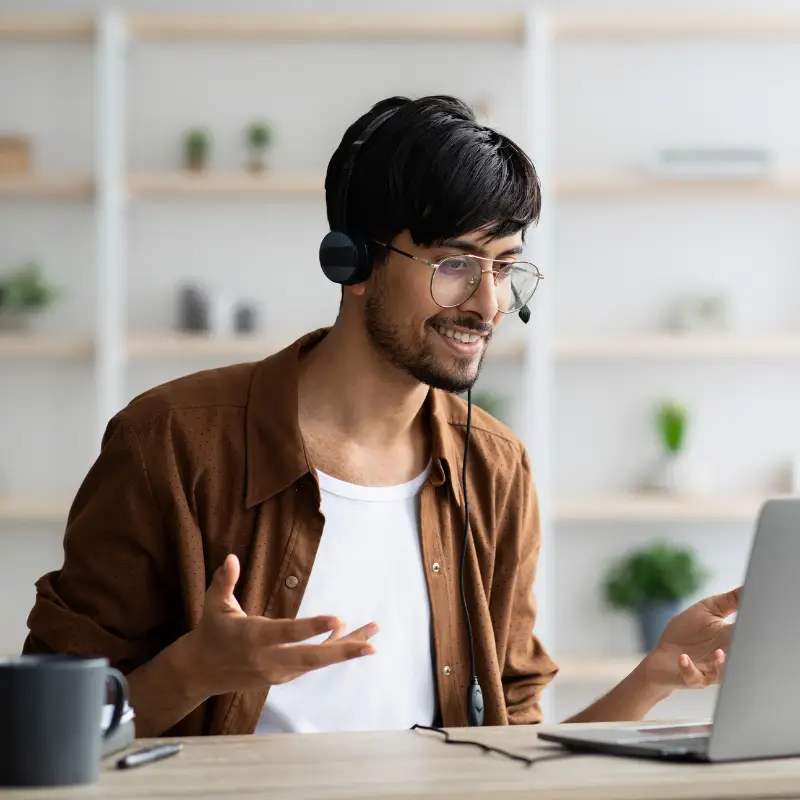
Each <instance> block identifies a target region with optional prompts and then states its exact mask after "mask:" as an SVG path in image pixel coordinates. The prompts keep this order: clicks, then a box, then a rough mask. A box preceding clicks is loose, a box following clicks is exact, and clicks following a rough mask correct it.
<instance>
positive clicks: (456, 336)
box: [431, 323, 488, 356]
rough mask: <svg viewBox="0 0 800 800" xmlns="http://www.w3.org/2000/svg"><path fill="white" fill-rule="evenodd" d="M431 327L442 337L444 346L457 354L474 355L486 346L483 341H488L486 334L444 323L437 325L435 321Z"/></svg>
mask: <svg viewBox="0 0 800 800" xmlns="http://www.w3.org/2000/svg"><path fill="white" fill-rule="evenodd" d="M431 327H432V328H433V330H434V331H436V333H438V334H439V336H441V338H442V339H444V344H445V346H446V347H448V348H449V349H450V351H451V352H454V353H457V354H459V355H470V356H474V355H476V354H478V353H480V352H481V351H482V350H483V349H484V347H485V346H486V345H485V341H488V335H486V334H481V333H475V332H473V331H464V330H459V329H458V328H449V327H447V326H446V325H437V324H435V323H434V324H433V325H432V326H431ZM484 340H485V341H484Z"/></svg>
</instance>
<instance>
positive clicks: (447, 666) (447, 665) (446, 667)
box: [442, 664, 450, 675]
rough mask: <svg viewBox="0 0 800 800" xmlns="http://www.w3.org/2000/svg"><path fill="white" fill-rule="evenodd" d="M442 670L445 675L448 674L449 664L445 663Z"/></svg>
mask: <svg viewBox="0 0 800 800" xmlns="http://www.w3.org/2000/svg"><path fill="white" fill-rule="evenodd" d="M442 672H444V674H445V675H449V674H450V665H449V664H445V668H444V669H443V670H442Z"/></svg>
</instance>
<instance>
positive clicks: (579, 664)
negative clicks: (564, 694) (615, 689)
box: [553, 654, 644, 687]
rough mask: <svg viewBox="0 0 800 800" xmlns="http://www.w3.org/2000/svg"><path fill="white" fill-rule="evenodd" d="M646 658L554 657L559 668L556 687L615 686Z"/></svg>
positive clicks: (632, 656) (629, 656) (641, 656)
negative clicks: (566, 685)
mask: <svg viewBox="0 0 800 800" xmlns="http://www.w3.org/2000/svg"><path fill="white" fill-rule="evenodd" d="M642 658H644V655H643V654H642V655H640V656H637V655H635V654H634V655H625V656H594V655H587V656H580V655H575V654H572V655H565V656H564V658H558V657H557V656H554V657H553V660H554V661H555V663H556V664H557V665H558V667H559V672H558V675H557V676H556V679H555V682H554V685H555V686H556V687H558V686H559V685H565V684H569V685H573V684H609V685H614V684H616V683H618V682H619V681H621V680H622V679H623V678H625V677H627V676H628V675H629V674H630V673H631V672H632V671H633V670H634V669H635V668H636V666H637V665H638V664H639V662H640V661H641V660H642Z"/></svg>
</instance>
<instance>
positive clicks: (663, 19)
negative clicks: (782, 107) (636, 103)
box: [552, 12, 800, 39]
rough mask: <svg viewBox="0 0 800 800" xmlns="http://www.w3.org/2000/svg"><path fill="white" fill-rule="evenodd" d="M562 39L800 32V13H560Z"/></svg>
mask: <svg viewBox="0 0 800 800" xmlns="http://www.w3.org/2000/svg"><path fill="white" fill-rule="evenodd" d="M552 28H553V33H554V35H555V36H556V37H558V38H559V39H605V38H621V39H626V38H630V39H635V38H639V37H663V38H700V37H714V38H716V37H723V38H727V37H734V38H735V37H746V38H751V39H752V38H761V37H779V38H791V37H796V36H800V17H798V15H796V14H795V15H792V16H789V15H783V16H780V15H768V14H761V15H755V14H736V13H734V12H726V13H719V14H691V13H690V14H685V13H683V14H682V13H667V14H613V13H612V14H586V13H580V12H576V13H569V12H567V13H559V14H555V15H554V17H553V22H552Z"/></svg>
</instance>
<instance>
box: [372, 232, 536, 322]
mask: <svg viewBox="0 0 800 800" xmlns="http://www.w3.org/2000/svg"><path fill="white" fill-rule="evenodd" d="M372 241H373V242H375V244H378V245H380V246H381V247H385V248H386V249H387V250H391V251H392V252H394V253H398V254H399V255H401V256H405V257H406V258H411V259H413V260H414V261H419V263H420V264H424V265H425V266H426V267H430V268H431V269H432V270H433V274H432V275H431V284H430V292H431V299H432V300H433V302H434V303H436V305H437V306H439V307H440V308H458V306H460V305H461V304H462V303H466V302H467V300H469V299H470V298H471V297H473V296H474V295H475V292H477V291H478V288H479V287H480V285H481V281H482V280H483V275H484V273H486V272H491V273H492V275H493V276H494V285H495V286H497V271H496V270H495V269H494V267H490V268H489V269H481V272H480V278H479V279H478V282H477V283H476V284H475V288H474V289H473V290H472V292H471V293H470V294H469V295H467V297H465V298H464V299H463V300H462V301H461V302H460V303H456V305H454V306H443V305H442V304H441V303H440V302H439V301H438V300H437V299H436V298H435V297H434V296H433V280H434V278H435V277H436V272H437V271H438V269H439V267H440V266H441V265H442V264H443V263H444V262H445V261H448V260H449V259H451V258H459V257H466V258H474V259H475V260H476V261H487V262H488V263H490V264H502V265H503V266H511V265H512V264H515V265H516V264H521V265H523V266H524V267H526V268H527V267H530V268H531V269H533V271H534V272H535V274H536V279H537V280H536V283H535V284H534V286H533V291H532V292H531V293H530V295H529V296H528V297H526V298H525V299H523V300H522V302H521V303H520V304H519V308H514V309H511V310H509V311H502V310H501V309H498V311H500V313H501V314H518V313H519V311H520V309H521V308H523V306H525V305H526V304H527V303H529V302H530V300H531V298H532V297H533V296H534V294H536V290H537V289H538V288H539V282H540V281H541V280H542V279H543V278H544V275H543V274H542V273H541V272H540V270H539V267H537V266H536V265H535V264H533V263H532V262H530V261H500V260H498V259H496V258H486V257H485V256H475V255H472V253H453V254H451V255H449V256H445V257H444V258H441V259H439V261H428V260H426V259H424V258H420V257H419V256H415V255H413V254H412V253H407V252H406V251H405V250H401V249H400V248H399V247H395V246H394V245H392V244H386V243H385V242H380V241H378V240H377V239H373V240H372ZM512 289H513V284H512ZM515 294H516V292H515ZM517 297H519V295H517Z"/></svg>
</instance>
